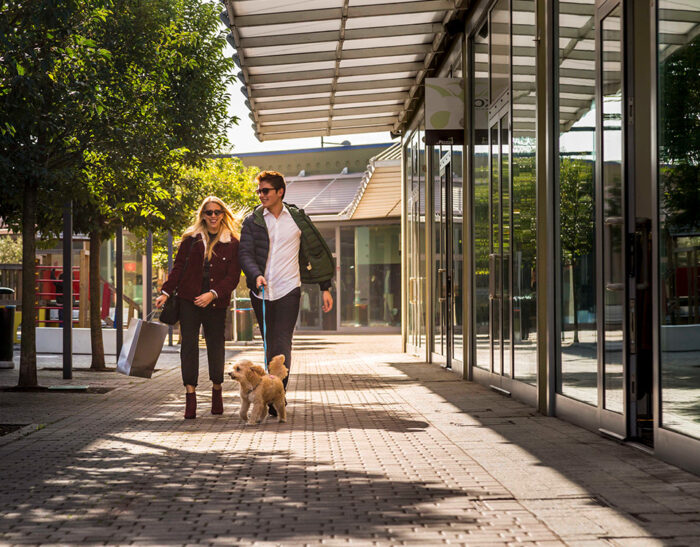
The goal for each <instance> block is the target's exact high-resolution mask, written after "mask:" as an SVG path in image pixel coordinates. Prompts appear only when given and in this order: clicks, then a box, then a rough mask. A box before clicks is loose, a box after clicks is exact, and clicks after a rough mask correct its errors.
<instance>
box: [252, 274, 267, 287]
mask: <svg viewBox="0 0 700 547" xmlns="http://www.w3.org/2000/svg"><path fill="white" fill-rule="evenodd" d="M260 285H265V286H266V287H267V281H265V278H264V277H263V276H262V275H259V276H258V277H257V278H255V286H256V287H257V288H258V289H259V288H260Z"/></svg>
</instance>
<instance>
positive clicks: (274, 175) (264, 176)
mask: <svg viewBox="0 0 700 547" xmlns="http://www.w3.org/2000/svg"><path fill="white" fill-rule="evenodd" d="M255 182H256V183H257V184H260V183H261V182H267V183H268V184H269V185H270V186H272V187H273V188H274V189H275V190H280V189H282V190H284V192H283V193H282V199H284V195H285V194H286V193H287V183H286V182H284V175H283V174H282V173H278V172H277V171H260V173H258V176H257V177H255Z"/></svg>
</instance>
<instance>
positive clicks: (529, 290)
mask: <svg viewBox="0 0 700 547" xmlns="http://www.w3.org/2000/svg"><path fill="white" fill-rule="evenodd" d="M519 6H520V7H519V8H518V12H517V13H516V12H514V13H513V19H514V20H517V21H519V22H521V23H522V24H521V25H519V26H518V28H519V29H523V30H520V31H519V32H522V34H516V35H514V36H513V45H514V46H526V47H529V48H531V50H529V51H531V52H530V53H528V54H527V55H519V56H516V57H513V65H514V66H517V65H522V66H527V67H530V66H535V52H534V44H535V1H534V0H530V1H528V2H519ZM514 85H515V84H514ZM535 99H536V98H535V82H534V81H533V82H531V83H529V84H527V85H523V86H521V87H520V88H519V89H517V90H514V91H513V130H512V133H513V150H512V170H513V172H512V177H513V346H514V350H513V354H514V357H513V366H514V371H513V375H514V377H515V378H517V379H518V380H522V381H524V382H527V383H528V384H536V383H537V300H536V294H537V293H536V286H535V281H536V271H535V266H536V262H535V257H536V251H537V241H536V236H537V230H536V226H537V224H536V197H537V193H536V192H537V188H536V156H535V151H536V141H535V137H536V135H535V112H536V111H535Z"/></svg>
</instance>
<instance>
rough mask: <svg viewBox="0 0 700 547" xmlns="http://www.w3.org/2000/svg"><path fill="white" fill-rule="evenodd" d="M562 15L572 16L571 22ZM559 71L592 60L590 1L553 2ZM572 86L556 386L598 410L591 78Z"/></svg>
mask: <svg viewBox="0 0 700 547" xmlns="http://www.w3.org/2000/svg"><path fill="white" fill-rule="evenodd" d="M567 9H572V10H573V9H575V11H576V14H575V15H576V18H577V19H576V23H575V24H574V23H573V22H572V19H571V17H572V16H571V15H570V14H567V13H566V10H567ZM558 23H559V34H560V36H575V37H574V38H565V39H561V40H560V43H559V65H560V67H563V66H564V63H565V62H567V61H568V60H571V59H576V58H582V59H591V60H592V59H594V57H593V51H592V50H591V48H590V42H591V41H592V40H594V39H595V35H594V26H595V0H584V1H582V2H577V3H576V4H573V3H568V2H560V3H559V21H558ZM576 75H577V80H576V82H575V84H574V83H573V82H571V81H570V80H571V78H569V77H568V76H567V73H566V72H565V71H564V69H563V68H562V69H561V71H560V75H559V86H558V95H559V216H560V218H559V226H558V234H557V235H558V238H557V241H558V244H559V249H558V252H559V258H560V261H561V271H560V272H559V287H560V290H561V317H560V318H559V320H560V328H561V338H560V349H561V358H560V363H559V367H560V368H559V370H558V371H557V372H558V375H557V387H558V389H559V390H560V392H561V393H563V394H564V395H566V396H568V397H572V398H575V399H578V400H580V401H584V402H586V403H589V404H591V405H597V404H598V357H597V355H598V341H597V328H598V327H597V316H596V296H595V295H596V275H595V273H596V268H595V257H596V249H595V224H594V220H595V185H594V180H593V174H594V166H595V122H596V106H595V100H594V91H595V71H594V70H593V69H592V66H591V70H590V71H588V70H584V71H580V72H579V71H577V72H576Z"/></svg>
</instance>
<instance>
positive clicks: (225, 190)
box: [136, 158, 259, 267]
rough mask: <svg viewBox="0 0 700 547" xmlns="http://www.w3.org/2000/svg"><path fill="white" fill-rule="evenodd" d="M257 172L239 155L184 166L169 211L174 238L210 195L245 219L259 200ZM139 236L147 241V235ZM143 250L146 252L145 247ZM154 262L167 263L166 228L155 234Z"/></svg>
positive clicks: (192, 218)
mask: <svg viewBox="0 0 700 547" xmlns="http://www.w3.org/2000/svg"><path fill="white" fill-rule="evenodd" d="M257 173H258V168H257V167H246V166H245V165H243V162H242V161H241V160H240V159H238V158H216V159H208V160H205V161H204V162H202V163H201V164H200V165H199V166H197V167H188V168H185V167H183V168H182V172H181V173H179V175H178V177H179V180H180V181H181V184H180V185H179V187H178V189H177V193H176V194H175V195H174V196H173V200H172V203H173V204H175V205H176V206H173V207H171V209H170V210H169V212H168V215H167V226H168V228H169V229H171V230H172V231H173V237H174V239H175V242H176V243H177V241H178V240H179V237H180V235H181V234H182V233H183V232H184V231H185V229H186V228H187V227H188V226H189V225H190V224H192V222H194V219H195V216H196V213H197V210H198V209H199V206H200V204H201V203H202V201H203V200H204V198H206V197H207V196H216V197H218V198H220V199H221V200H222V201H223V202H224V203H226V204H227V205H228V206H229V207H230V208H231V210H232V211H233V212H234V213H237V216H238V217H240V218H241V219H242V217H243V215H244V214H245V212H247V211H249V210H251V209H253V208H254V207H255V206H256V205H257V204H258V203H259V201H258V198H257V194H256V193H255V189H256V187H257V186H256V185H255V182H254V179H255V175H257ZM136 233H137V235H140V236H145V235H146V234H145V231H143V230H142V231H138V230H136ZM140 240H141V241H145V239H144V237H140ZM143 247H145V244H144V245H143ZM140 250H141V251H142V252H143V248H142V249H140ZM153 262H154V264H156V265H158V266H161V267H164V266H165V265H166V264H167V234H166V232H164V231H160V232H159V233H157V234H156V236H155V238H154V246H153Z"/></svg>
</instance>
